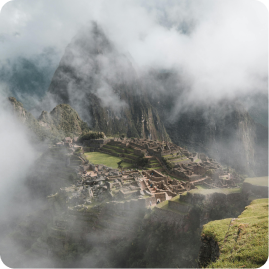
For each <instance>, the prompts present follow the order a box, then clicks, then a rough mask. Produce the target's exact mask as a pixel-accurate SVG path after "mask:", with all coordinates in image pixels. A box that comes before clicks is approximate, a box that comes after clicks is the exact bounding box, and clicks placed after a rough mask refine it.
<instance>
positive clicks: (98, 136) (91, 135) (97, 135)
mask: <svg viewBox="0 0 269 269" xmlns="http://www.w3.org/2000/svg"><path fill="white" fill-rule="evenodd" d="M104 137H105V134H104V133H103V132H88V133H83V134H82V135H81V136H80V137H79V139H78V142H79V143H83V141H84V140H91V139H103V138H104Z"/></svg>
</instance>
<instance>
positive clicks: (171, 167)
mask: <svg viewBox="0 0 269 269" xmlns="http://www.w3.org/2000/svg"><path fill="white" fill-rule="evenodd" d="M162 161H163V163H164V164H165V165H166V167H167V168H168V169H169V170H172V169H173V168H174V166H175V165H174V163H172V162H170V161H169V160H168V159H166V158H164V157H162Z"/></svg>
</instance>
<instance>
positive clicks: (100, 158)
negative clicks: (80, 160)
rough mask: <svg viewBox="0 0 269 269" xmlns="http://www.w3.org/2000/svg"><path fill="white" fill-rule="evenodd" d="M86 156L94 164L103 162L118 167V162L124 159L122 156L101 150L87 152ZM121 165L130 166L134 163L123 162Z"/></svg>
mask: <svg viewBox="0 0 269 269" xmlns="http://www.w3.org/2000/svg"><path fill="white" fill-rule="evenodd" d="M85 156H86V157H87V159H88V160H89V161H90V162H91V163H93V164H103V165H106V166H108V167H112V168H118V165H117V163H118V162H119V161H121V160H122V158H119V157H115V156H111V155H109V154H105V153H100V152H87V153H85ZM121 166H122V167H123V168H130V167H132V164H130V163H125V162H123V163H121Z"/></svg>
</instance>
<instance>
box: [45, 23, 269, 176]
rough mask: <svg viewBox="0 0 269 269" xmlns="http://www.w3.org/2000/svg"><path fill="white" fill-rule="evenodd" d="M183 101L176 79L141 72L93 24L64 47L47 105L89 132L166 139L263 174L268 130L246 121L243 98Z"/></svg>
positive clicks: (167, 73)
mask: <svg viewBox="0 0 269 269" xmlns="http://www.w3.org/2000/svg"><path fill="white" fill-rule="evenodd" d="M185 98H186V83H185V79H184V77H183V74H181V73H180V72H178V71H177V70H167V69H166V70H156V69H155V70H153V69H151V70H149V71H147V72H142V71H141V69H139V68H137V66H135V65H134V64H133V63H132V59H131V58H128V57H127V56H125V55H124V54H121V53H120V52H119V51H118V50H117V49H116V47H115V45H113V44H112V42H111V41H110V40H109V39H108V38H107V36H106V35H105V33H104V31H103V30H102V29H101V28H100V27H99V26H98V25H97V24H96V23H93V24H92V25H91V26H90V27H88V28H87V27H85V28H84V29H83V30H82V31H81V32H80V33H79V34H78V35H77V36H76V37H75V38H74V39H73V40H72V42H71V43H70V44H69V45H68V47H67V49H66V51H65V54H64V56H63V58H62V60H61V62H60V64H59V67H58V68H57V70H56V72H55V74H54V77H53V79H52V82H51V85H50V87H49V95H48V97H47V102H49V100H50V99H52V100H56V102H57V103H69V104H70V105H71V106H72V107H74V108H75V109H76V110H77V111H78V112H79V114H80V115H81V116H82V118H83V119H84V120H85V121H87V122H88V123H89V125H90V126H91V128H93V130H96V131H103V132H105V133H107V134H125V135H127V136H128V137H142V138H152V139H156V138H157V139H168V135H169V137H170V139H172V141H173V142H174V143H177V144H180V145H184V146H186V147H188V148H189V149H190V150H193V151H195V150H198V151H201V152H206V153H207V154H209V155H211V156H212V157H214V158H216V159H218V160H219V161H222V162H224V163H227V164H228V163H229V164H231V165H232V166H233V167H236V168H237V169H239V170H240V171H242V172H248V173H249V172H252V173H253V172H254V171H255V173H258V174H261V175H263V174H266V173H267V139H266V137H267V135H266V134H267V132H268V131H267V128H266V127H262V126H261V125H260V124H259V123H255V121H254V120H253V119H252V118H251V117H250V115H249V114H248V112H247V111H246V109H245V108H244V106H243V102H242V101H243V99H242V100H241V101H240V99H239V98H237V100H236V99H235V100H229V99H226V100H225V99H223V100H221V101H217V100H216V102H215V103H212V102H209V103H208V104H207V105H206V104H204V105H203V106H196V105H195V106H192V105H191V104H190V105H189V107H186V104H184V103H185ZM197 98H199V97H197ZM186 102H188V100H186ZM180 104H182V106H181V107H180ZM182 107H183V111H182V112H180V113H179V112H177V110H178V108H180V109H181V108H182ZM166 132H167V134H168V135H167V134H166ZM257 133H259V135H258V134H257ZM260 137H263V139H260Z"/></svg>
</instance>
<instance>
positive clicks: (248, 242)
mask: <svg viewBox="0 0 269 269" xmlns="http://www.w3.org/2000/svg"><path fill="white" fill-rule="evenodd" d="M229 226H230V228H229ZM202 235H203V236H207V237H211V238H213V239H214V240H215V241H216V242H217V243H218V245H219V248H220V253H221V254H220V257H219V259H218V260H217V261H216V262H214V263H211V264H209V266H207V267H209V268H227V267H229V268H257V267H261V266H262V265H263V264H264V263H265V262H266V260H267V258H268V199H258V200H254V201H253V202H252V203H251V204H250V205H249V206H247V207H246V209H245V210H244V211H243V213H242V214H241V215H240V216H239V217H238V218H236V219H235V220H234V221H232V222H231V219H224V220H217V221H211V222H209V223H208V224H206V225H204V228H203V231H202Z"/></svg>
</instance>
